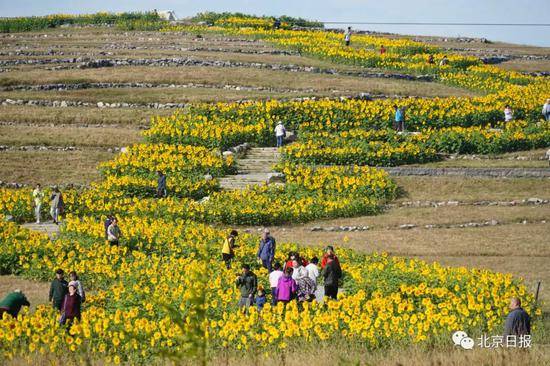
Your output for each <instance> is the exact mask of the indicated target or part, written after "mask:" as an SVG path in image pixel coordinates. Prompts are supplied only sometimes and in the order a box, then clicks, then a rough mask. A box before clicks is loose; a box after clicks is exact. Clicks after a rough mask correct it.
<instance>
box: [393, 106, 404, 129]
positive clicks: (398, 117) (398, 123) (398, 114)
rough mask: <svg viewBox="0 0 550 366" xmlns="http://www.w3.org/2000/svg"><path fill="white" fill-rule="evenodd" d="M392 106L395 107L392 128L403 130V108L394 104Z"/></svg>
mask: <svg viewBox="0 0 550 366" xmlns="http://www.w3.org/2000/svg"><path fill="white" fill-rule="evenodd" d="M393 108H394V109H395V122H394V125H393V128H394V129H395V130H396V131H401V132H403V131H404V130H405V111H404V109H403V108H401V107H399V106H397V105H395V106H394V107H393Z"/></svg>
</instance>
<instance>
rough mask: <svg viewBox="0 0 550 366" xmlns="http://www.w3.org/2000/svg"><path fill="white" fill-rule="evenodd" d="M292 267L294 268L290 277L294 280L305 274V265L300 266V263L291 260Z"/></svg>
mask: <svg viewBox="0 0 550 366" xmlns="http://www.w3.org/2000/svg"><path fill="white" fill-rule="evenodd" d="M292 268H293V269H294V271H292V279H293V280H294V281H296V280H297V279H298V278H300V277H304V276H307V270H306V267H304V266H302V264H301V263H298V261H297V260H294V261H292Z"/></svg>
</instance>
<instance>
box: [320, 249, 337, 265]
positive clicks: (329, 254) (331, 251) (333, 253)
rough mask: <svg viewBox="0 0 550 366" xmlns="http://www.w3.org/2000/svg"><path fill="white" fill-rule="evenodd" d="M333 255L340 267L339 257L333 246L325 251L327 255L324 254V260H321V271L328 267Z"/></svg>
mask: <svg viewBox="0 0 550 366" xmlns="http://www.w3.org/2000/svg"><path fill="white" fill-rule="evenodd" d="M331 255H332V256H333V257H334V260H335V261H336V263H338V265H340V261H339V260H338V256H336V252H335V251H334V247H333V246H332V245H328V246H327V248H326V249H325V254H323V259H322V260H321V269H323V268H325V266H326V265H327V262H328V258H329V257H330V256H331Z"/></svg>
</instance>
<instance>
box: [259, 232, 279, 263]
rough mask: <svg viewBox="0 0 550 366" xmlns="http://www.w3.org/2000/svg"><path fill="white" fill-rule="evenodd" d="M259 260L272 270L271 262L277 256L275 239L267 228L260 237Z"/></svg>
mask: <svg viewBox="0 0 550 366" xmlns="http://www.w3.org/2000/svg"><path fill="white" fill-rule="evenodd" d="M256 256H257V257H258V260H259V261H261V262H262V266H264V267H265V268H267V270H268V271H269V272H271V264H272V263H273V259H274V258H275V239H274V238H273V237H272V236H271V235H270V234H269V230H268V229H265V230H264V233H263V234H262V238H261V239H260V246H259V247H258V254H257V255H256Z"/></svg>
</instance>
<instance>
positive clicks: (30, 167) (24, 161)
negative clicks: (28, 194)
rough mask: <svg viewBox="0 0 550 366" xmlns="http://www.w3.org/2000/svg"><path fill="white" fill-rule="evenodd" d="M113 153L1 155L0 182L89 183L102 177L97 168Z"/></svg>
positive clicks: (111, 156)
mask: <svg viewBox="0 0 550 366" xmlns="http://www.w3.org/2000/svg"><path fill="white" fill-rule="evenodd" d="M113 158H114V154H112V153H108V152H106V151H98V150H82V151H4V152H0V167H2V168H1V169H0V180H1V181H5V182H6V181H7V182H17V183H27V184H36V183H42V184H47V185H49V184H66V183H79V184H87V183H90V182H91V181H95V180H97V179H99V178H100V175H99V172H98V170H97V169H96V167H97V165H98V164H99V163H100V162H102V161H107V160H110V159H113Z"/></svg>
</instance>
